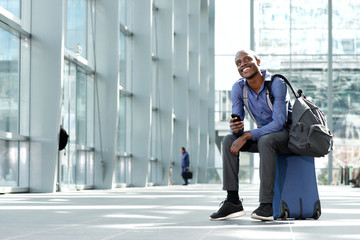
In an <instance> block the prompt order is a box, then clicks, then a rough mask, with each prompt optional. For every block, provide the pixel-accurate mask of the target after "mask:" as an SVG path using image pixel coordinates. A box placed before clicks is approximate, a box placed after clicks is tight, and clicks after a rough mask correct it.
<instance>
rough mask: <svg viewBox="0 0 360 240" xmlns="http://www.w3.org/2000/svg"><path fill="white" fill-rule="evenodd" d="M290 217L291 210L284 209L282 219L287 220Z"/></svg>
mask: <svg viewBox="0 0 360 240" xmlns="http://www.w3.org/2000/svg"><path fill="white" fill-rule="evenodd" d="M288 217H289V212H288V211H286V210H285V211H284V215H283V216H282V217H281V219H282V220H286V219H287V218H288Z"/></svg>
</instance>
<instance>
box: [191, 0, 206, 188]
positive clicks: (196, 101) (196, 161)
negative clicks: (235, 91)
mask: <svg viewBox="0 0 360 240" xmlns="http://www.w3.org/2000/svg"><path fill="white" fill-rule="evenodd" d="M189 9H190V12H189V37H190V39H189V42H190V43H189V44H190V49H189V95H190V96H189V97H190V102H189V108H190V113H191V114H190V117H189V118H190V140H189V142H190V149H189V151H190V152H191V156H192V163H191V166H192V170H193V172H194V177H193V181H192V182H198V181H199V176H200V175H201V174H200V171H201V170H202V169H203V166H201V165H200V164H201V160H200V159H203V160H204V158H205V160H206V156H204V155H202V153H201V151H200V150H201V148H200V125H202V124H204V123H206V124H207V121H208V120H207V114H206V115H202V110H201V106H200V98H199V97H200V96H199V93H200V91H201V89H200V48H201V44H202V43H200V0H193V1H190V6H189Z"/></svg>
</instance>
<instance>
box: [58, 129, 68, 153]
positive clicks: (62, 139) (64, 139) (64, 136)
mask: <svg viewBox="0 0 360 240" xmlns="http://www.w3.org/2000/svg"><path fill="white" fill-rule="evenodd" d="M68 141H69V134H68V133H67V132H66V130H65V129H64V128H63V127H62V126H60V136H59V151H61V150H63V149H64V148H65V147H66V145H67V143H68Z"/></svg>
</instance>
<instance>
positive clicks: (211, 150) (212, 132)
mask: <svg viewBox="0 0 360 240" xmlns="http://www.w3.org/2000/svg"><path fill="white" fill-rule="evenodd" d="M214 30H215V0H210V4H209V34H208V37H209V58H208V59H209V62H208V66H209V67H208V74H209V94H208V97H209V99H208V111H209V114H208V117H209V123H208V124H209V125H208V132H209V150H208V151H209V158H208V167H209V169H210V171H209V176H208V180H211V179H215V147H216V146H215V32H214Z"/></svg>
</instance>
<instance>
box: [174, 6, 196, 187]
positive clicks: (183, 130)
mask: <svg viewBox="0 0 360 240" xmlns="http://www.w3.org/2000/svg"><path fill="white" fill-rule="evenodd" d="M188 24H189V23H188V1H187V0H185V1H184V0H174V29H175V33H174V34H175V36H174V93H173V96H174V114H175V116H176V118H175V121H174V147H173V149H174V150H173V160H174V162H175V164H174V168H173V178H174V180H175V182H176V183H181V182H182V181H183V180H182V178H181V176H180V171H181V161H180V159H181V153H180V148H181V147H185V148H188V139H189V122H188V116H189V108H188V106H189V92H188V88H189V87H188V71H189V65H188V59H189V56H188V49H189V45H188V38H189V35H188V28H189V26H188ZM189 153H190V162H191V161H192V153H191V152H189Z"/></svg>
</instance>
